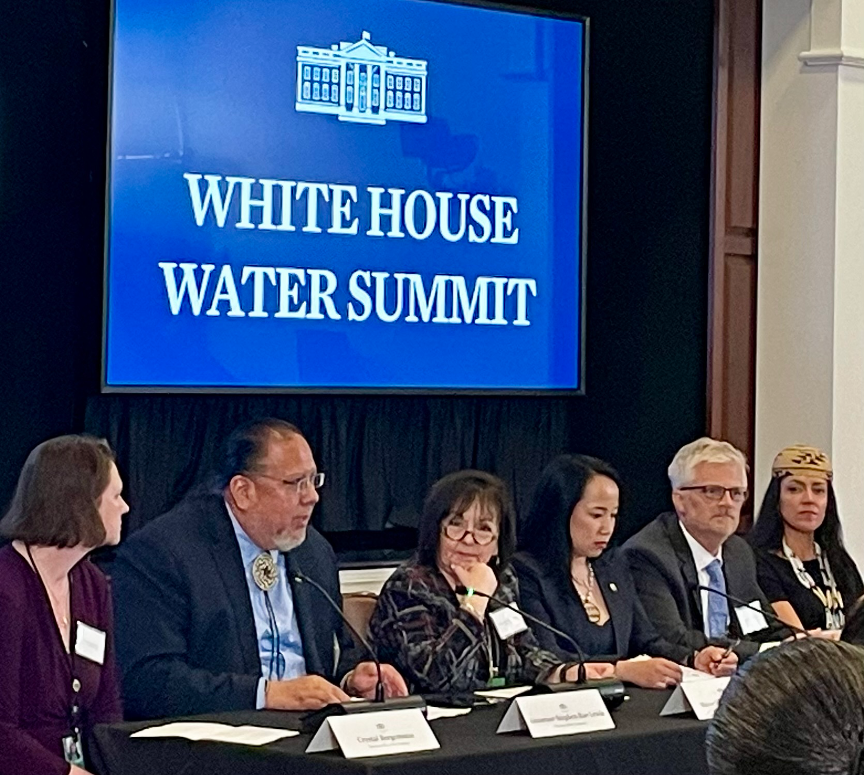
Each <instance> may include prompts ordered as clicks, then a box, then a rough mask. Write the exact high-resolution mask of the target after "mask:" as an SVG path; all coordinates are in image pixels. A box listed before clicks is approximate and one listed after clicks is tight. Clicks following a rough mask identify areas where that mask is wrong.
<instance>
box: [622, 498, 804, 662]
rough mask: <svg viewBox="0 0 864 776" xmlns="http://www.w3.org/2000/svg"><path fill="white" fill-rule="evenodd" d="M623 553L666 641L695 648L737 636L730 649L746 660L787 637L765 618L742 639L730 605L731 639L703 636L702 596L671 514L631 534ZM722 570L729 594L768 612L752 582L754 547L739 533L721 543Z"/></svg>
mask: <svg viewBox="0 0 864 776" xmlns="http://www.w3.org/2000/svg"><path fill="white" fill-rule="evenodd" d="M624 551H625V553H626V555H627V560H628V562H629V563H630V570H631V571H632V573H633V581H634V582H635V583H636V590H637V591H638V593H639V597H640V598H641V599H642V605H643V606H644V607H645V612H646V613H647V615H648V617H649V618H650V619H651V621H652V622H653V623H654V627H655V628H657V630H658V631H659V632H660V633H661V634H662V635H663V636H664V637H665V638H667V639H668V640H669V641H674V642H676V643H678V644H683V645H685V646H687V647H688V648H689V649H693V650H696V649H702V647H704V646H706V645H707V644H709V643H710V644H717V645H720V646H727V645H728V644H731V643H732V642H733V640H734V639H735V638H738V637H741V643H740V644H738V646H737V647H735V653H736V654H737V655H738V657H739V658H741V659H745V658H748V657H750V656H751V655H753V654H755V653H756V652H758V651H759V645H760V643H762V642H764V641H780V640H782V639H784V638H786V637H787V636H788V635H789V632H788V630H787V629H785V628H783V627H782V626H779V625H777V624H774V623H773V622H772V621H771V620H770V619H769V618H766V620H768V627H767V628H765V629H763V630H760V631H756V632H755V633H750V634H747V637H746V639H745V638H744V635H743V634H742V632H741V625H740V623H739V622H738V618H737V617H736V616H735V606H736V605H735V604H732V603H730V604H729V637H730V638H726V639H712V640H711V641H709V640H708V638H707V637H706V636H705V631H704V626H703V618H702V594H701V593H700V592H699V591H698V590H696V589H695V586H696V585H698V584H699V579H698V576H697V573H696V564H695V563H694V562H693V554H692V553H691V552H690V546H689V545H688V544H687V540H686V539H685V538H684V534H683V532H682V531H681V526H680V525H679V523H678V516H677V515H676V514H675V513H674V512H665V513H664V514H662V515H660V516H659V517H657V518H656V519H654V520H653V521H652V522H650V523H648V525H646V526H645V527H644V528H643V529H642V530H641V531H639V533H637V534H636V535H635V536H631V537H630V539H628V540H627V542H626V543H625V544H624ZM723 574H724V576H725V577H726V592H727V593H729V595H731V596H734V597H735V598H738V599H740V600H742V601H746V602H747V603H751V602H753V601H758V602H759V606H761V607H762V608H763V609H764V610H766V611H767V612H771V611H772V609H771V605H770V604H769V603H768V600H767V599H766V598H765V594H764V593H763V592H762V590H760V588H759V585H758V583H757V581H756V559H755V558H754V556H753V550H751V549H750V545H748V544H747V542H745V541H744V540H743V539H742V538H741V537H740V536H735V535H732V536H730V537H729V538H728V539H727V540H726V542H725V543H724V544H723Z"/></svg>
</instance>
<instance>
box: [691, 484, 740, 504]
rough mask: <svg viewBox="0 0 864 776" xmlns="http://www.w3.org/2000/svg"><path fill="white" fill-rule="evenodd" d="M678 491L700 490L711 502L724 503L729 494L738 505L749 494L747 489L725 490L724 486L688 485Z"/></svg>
mask: <svg viewBox="0 0 864 776" xmlns="http://www.w3.org/2000/svg"><path fill="white" fill-rule="evenodd" d="M678 490H698V491H700V492H701V493H702V494H703V495H704V496H705V498H707V499H710V500H711V501H722V500H723V497H724V496H725V495H726V494H727V493H728V494H729V496H730V497H731V499H732V501H734V502H735V503H736V504H741V503H742V502H744V501H746V500H747V496H748V495H749V492H748V491H747V488H724V487H723V486H722V485H687V486H686V487H683V488H678Z"/></svg>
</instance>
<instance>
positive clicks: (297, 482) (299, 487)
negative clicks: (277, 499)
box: [250, 472, 324, 495]
mask: <svg viewBox="0 0 864 776" xmlns="http://www.w3.org/2000/svg"><path fill="white" fill-rule="evenodd" d="M250 475H254V476H255V477H264V478H265V479H268V480H273V481H274V482H278V483H279V484H280V485H282V486H283V487H284V488H285V489H286V490H287V491H289V492H291V493H296V494H297V495H300V494H301V493H305V492H306V491H307V490H309V488H314V489H315V490H319V489H320V488H321V486H322V485H323V484H324V472H315V474H307V475H306V476H305V477H297V478H295V479H293V480H286V479H285V478H284V477H274V476H273V475H272V474H265V473H264V472H250Z"/></svg>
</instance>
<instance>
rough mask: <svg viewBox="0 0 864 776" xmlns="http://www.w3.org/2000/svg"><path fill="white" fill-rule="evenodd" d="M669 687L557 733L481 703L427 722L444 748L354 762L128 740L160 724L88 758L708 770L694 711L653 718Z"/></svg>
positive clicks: (200, 769)
mask: <svg viewBox="0 0 864 776" xmlns="http://www.w3.org/2000/svg"><path fill="white" fill-rule="evenodd" d="M670 693H671V691H670V690H641V689H638V688H630V689H629V690H628V694H629V699H628V700H626V701H625V702H624V703H623V704H622V706H621V707H620V708H618V709H616V710H615V711H613V712H612V717H613V719H614V721H615V725H616V728H615V729H614V730H608V731H602V732H596V733H583V734H579V735H572V736H558V737H554V738H538V739H532V738H530V737H529V736H528V734H527V733H505V734H496V733H495V730H496V728H497V727H498V723H499V722H500V720H501V717H502V716H503V715H504V712H505V711H506V709H507V706H508V703H500V704H496V705H490V706H480V707H476V708H474V709H473V710H472V711H471V713H470V714H466V715H465V716H460V717H451V718H444V719H437V720H433V721H432V722H431V723H430V726H431V727H432V730H433V731H434V733H435V735H436V737H437V738H438V741H439V742H440V744H441V748H440V749H436V750H432V751H428V752H418V753H414V754H396V755H386V756H382V757H374V758H362V759H354V760H349V759H346V758H345V757H344V756H343V755H342V754H341V753H340V752H338V751H332V752H325V753H316V754H306V752H305V750H306V747H307V746H308V745H309V741H310V740H311V738H312V734H309V733H301V734H300V735H299V736H296V737H292V738H285V739H281V740H279V741H276V742H274V743H272V744H267V745H265V746H242V745H237V744H227V743H219V742H208V741H189V740H186V739H180V738H160V739H154V738H130V735H131V734H132V733H134V732H135V731H137V730H141V729H143V728H145V727H151V726H152V725H154V724H161V723H162V722H163V721H159V722H158V723H157V722H153V721H150V722H124V723H120V724H114V725H99V726H97V727H96V729H95V730H94V732H93V737H92V740H91V742H90V747H89V750H90V751H89V754H90V759H91V766H92V767H93V768H94V769H96V771H97V772H99V773H159V774H180V773H230V774H238V773H405V774H411V773H442V774H445V773H446V774H449V773H496V774H507V773H707V764H706V761H705V749H704V741H705V730H706V728H707V723H706V722H700V721H698V720H697V719H695V718H694V717H693V716H692V715H690V716H683V715H679V716H673V717H661V716H659V713H660V710H661V709H662V708H663V705H664V704H665V702H666V700H667V699H668V697H669V695H670ZM301 716H302V715H301V714H299V713H295V712H279V711H247V712H227V713H222V714H207V715H202V716H198V717H184V718H183V719H184V720H196V721H208V722H222V723H225V724H230V725H259V726H265V727H276V728H287V729H293V730H299V729H300V718H301ZM165 721H167V720H165ZM172 721H176V720H172Z"/></svg>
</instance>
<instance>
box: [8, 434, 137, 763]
mask: <svg viewBox="0 0 864 776" xmlns="http://www.w3.org/2000/svg"><path fill="white" fill-rule="evenodd" d="M122 487H123V483H122V482H121V480H120V475H119V474H118V473H117V467H116V466H115V465H114V456H113V454H112V452H111V450H110V449H109V448H108V445H107V444H106V443H105V442H104V441H103V440H101V439H95V438H93V437H86V436H65V437H58V438H56V439H49V440H48V441H47V442H43V443H42V444H41V445H39V446H38V447H36V449H35V450H33V452H32V453H30V456H29V457H28V458H27V461H26V462H25V463H24V468H23V469H22V471H21V475H20V477H19V479H18V487H17V489H16V491H15V496H14V498H13V500H12V505H11V507H10V509H9V512H8V513H7V514H6V516H5V517H4V519H3V521H2V523H0V534H2V535H3V537H4V538H6V539H10V540H11V544H7V545H6V546H5V547H3V548H2V549H0V773H60V774H66V773H68V774H80V773H86V772H87V771H85V770H84V757H83V755H84V752H83V744H84V741H85V740H86V738H87V733H88V731H89V729H90V728H92V726H93V725H94V724H96V723H99V722H117V721H120V719H121V718H122V714H121V709H120V694H119V691H118V686H117V678H116V670H115V664H114V638H113V622H112V616H111V604H110V596H109V593H108V585H107V583H106V581H105V577H104V576H103V575H102V573H101V572H100V571H99V570H98V569H97V568H96V567H95V566H94V565H92V564H91V563H90V562H89V561H88V560H87V559H86V556H87V555H88V553H89V552H90V551H91V550H92V549H94V548H95V547H100V546H102V545H106V544H117V542H119V541H120V522H121V518H122V516H123V515H124V514H125V513H126V512H128V511H129V507H128V506H127V505H126V502H125V501H124V500H123V497H122V496H121V490H122Z"/></svg>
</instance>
